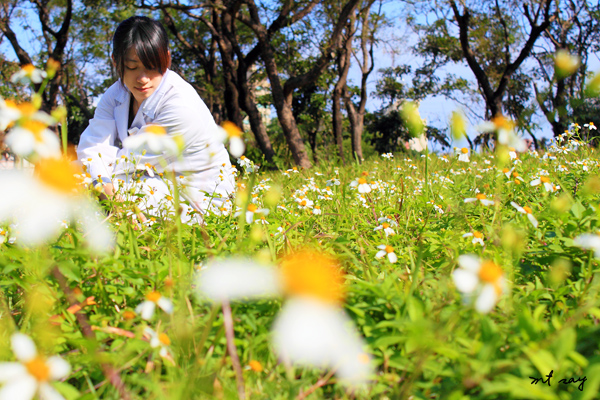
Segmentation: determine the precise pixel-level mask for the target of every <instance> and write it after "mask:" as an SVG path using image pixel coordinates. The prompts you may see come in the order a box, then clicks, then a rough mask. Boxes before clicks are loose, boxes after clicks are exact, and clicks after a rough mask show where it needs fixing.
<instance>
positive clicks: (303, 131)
mask: <svg viewBox="0 0 600 400" xmlns="http://www.w3.org/2000/svg"><path fill="white" fill-rule="evenodd" d="M391 7H392V8H395V9H396V10H399V13H398V15H402V16H403V17H402V21H397V20H394V21H392V20H391V19H390V17H389V16H388V15H386V13H385V12H384V10H386V9H390V8H391ZM136 14H143V15H148V16H150V17H153V18H155V19H158V20H160V21H161V22H162V23H163V24H164V26H165V27H166V28H167V30H168V32H169V34H170V35H171V37H172V57H173V69H174V70H176V71H177V72H178V73H180V74H181V75H182V76H183V77H184V78H185V79H187V80H188V81H189V82H190V83H191V84H192V85H193V86H194V87H195V88H196V90H197V91H198V93H199V94H200V95H201V97H202V98H203V99H204V101H205V102H206V104H207V106H208V107H209V109H210V110H211V112H212V114H213V116H214V117H215V120H216V121H217V122H218V123H220V122H222V121H224V120H229V121H232V122H234V123H235V124H237V125H238V126H240V127H247V128H246V129H247V131H248V133H249V135H250V134H251V136H250V137H251V138H252V139H253V140H254V142H255V143H256V145H255V146H249V147H250V148H251V149H255V150H254V152H255V153H254V154H253V155H255V156H257V157H258V158H260V157H263V156H264V161H265V162H266V163H269V164H271V165H275V164H276V163H278V162H279V161H281V160H284V159H286V158H289V157H291V158H292V159H293V160H294V162H295V163H296V164H297V165H299V166H302V167H305V168H309V167H310V166H311V165H312V164H313V163H318V162H319V159H320V158H323V157H327V158H330V157H331V154H332V153H333V154H337V156H338V157H339V158H340V160H341V161H342V162H348V161H353V160H355V159H356V160H359V161H360V160H362V158H363V157H364V156H365V151H367V152H368V151H374V150H375V151H382V152H383V151H395V150H400V149H402V148H403V143H404V142H405V141H406V140H408V139H409V133H408V131H407V130H406V128H404V123H403V121H402V115H401V113H400V112H399V107H400V105H401V103H402V101H404V100H411V101H416V102H419V101H421V100H423V99H425V98H427V97H429V96H440V95H442V96H445V97H447V98H449V99H453V100H455V101H457V102H459V103H460V104H462V105H463V107H464V109H465V110H466V111H467V112H468V113H470V114H471V115H472V116H477V117H479V118H486V119H491V118H493V117H494V116H498V115H505V116H507V117H510V118H512V119H514V120H515V121H517V126H518V129H519V130H520V131H521V132H522V133H523V134H528V135H530V136H531V137H532V139H533V140H534V141H535V142H536V143H537V142H538V140H537V138H536V132H537V128H538V127H537V126H536V121H535V118H534V116H535V115H539V112H538V111H541V112H542V114H543V115H544V116H545V118H546V119H547V121H548V123H549V124H550V125H551V126H552V130H553V133H554V135H558V134H560V133H562V132H563V131H564V130H565V129H566V128H567V126H568V124H569V122H570V121H573V120H577V121H585V122H590V121H593V122H596V124H597V125H600V120H599V119H600V117H599V114H598V110H599V109H598V101H597V97H594V96H593V95H596V94H597V93H593V95H592V96H591V95H590V92H589V90H587V91H586V84H587V82H589V81H590V79H591V71H590V70H589V67H588V64H589V60H590V57H591V56H595V55H597V52H598V50H599V49H598V45H599V43H600V41H599V40H598V39H599V36H600V27H599V22H598V21H600V6H599V4H598V2H593V1H584V0H571V1H560V0H530V1H522V0H519V1H517V0H503V1H501V0H473V1H471V0H462V1H447V0H420V1H409V0H406V1H400V0H396V1H394V2H393V3H392V2H390V1H386V0H320V1H319V0H301V1H297V0H273V1H257V0H212V1H201V0H191V1H186V2H183V1H179V0H169V1H167V0H156V1H155V0H138V1H133V0H120V1H116V2H115V1H104V0H5V1H3V2H2V3H1V4H0V32H1V34H2V35H1V40H2V42H3V43H4V44H5V46H4V47H3V48H4V49H7V48H9V49H12V51H13V52H14V53H13V54H1V53H0V74H2V80H3V85H2V88H1V89H0V95H1V96H3V97H17V98H25V97H26V96H27V93H24V92H23V91H22V89H20V88H18V87H16V86H12V85H11V84H10V83H9V77H10V75H11V74H12V73H13V72H14V71H16V70H18V68H19V67H20V66H23V65H26V64H34V65H36V66H38V67H43V66H44V65H45V64H46V62H47V61H48V60H49V59H53V60H55V61H56V62H58V63H59V64H60V66H61V68H60V69H59V73H57V74H56V76H55V77H54V78H53V79H52V80H51V81H50V83H49V85H48V86H47V87H46V89H45V91H44V95H43V99H42V103H43V108H44V109H46V110H50V109H52V108H54V107H56V106H57V105H58V104H63V105H65V106H66V107H67V109H68V123H69V137H70V140H71V141H72V142H74V143H76V142H77V140H78V137H79V135H80V134H81V132H82V131H83V129H85V126H86V124H87V121H88V120H89V119H90V118H91V117H92V116H93V106H92V102H93V99H94V98H96V97H97V96H99V95H100V94H101V93H103V91H104V90H105V89H106V88H107V87H108V86H109V85H110V84H112V83H113V82H114V81H115V79H116V71H115V70H114V68H113V66H112V63H111V61H110V52H111V39H112V33H113V32H114V29H115V27H116V25H117V24H118V23H119V22H120V21H122V20H124V19H126V18H127V17H129V16H132V15H136ZM399 26H405V27H409V28H410V30H411V32H413V33H414V37H415V38H416V42H415V44H414V46H413V47H412V48H410V49H407V48H403V49H402V50H404V51H406V50H410V51H411V52H412V53H413V54H414V55H418V56H419V59H420V60H422V62H421V64H420V65H418V66H415V65H408V64H403V63H401V62H400V63H399V64H398V65H397V66H394V67H390V68H387V69H382V70H379V71H377V72H378V73H379V75H378V76H377V77H374V76H373V71H374V70H375V67H376V60H375V59H374V57H375V55H376V54H377V49H378V48H380V47H381V46H382V42H383V41H384V40H385V38H386V37H387V36H389V32H390V31H391V30H392V29H397V28H398V27H399ZM17 27H22V28H19V29H17ZM23 32H25V34H24V33H23ZM31 38H34V40H31ZM388 45H390V44H389V43H388ZM391 45H393V46H396V47H402V46H405V44H404V43H401V42H399V41H397V42H393V43H392V44H391ZM561 50H562V51H565V52H567V53H568V54H571V55H573V56H575V57H577V58H578V60H579V63H578V64H577V66H576V69H575V70H574V71H572V72H571V73H569V74H562V73H561V72H560V71H557V69H555V55H556V54H557V52H559V51H561ZM413 58H414V57H413ZM15 59H16V62H15V61H9V60H15ZM400 61H402V60H400ZM352 65H354V67H353V68H354V70H357V71H359V74H360V81H359V82H354V83H355V84H350V82H349V80H348V74H349V71H350V68H351V66H352ZM457 66H462V69H458V70H462V71H466V72H464V73H462V74H460V75H459V74H456V73H454V74H451V73H448V72H447V71H449V70H452V69H455V70H456V68H455V67H457ZM465 66H466V67H468V69H469V70H470V72H469V71H468V70H465V68H464V67H465ZM377 78H378V79H377ZM373 82H375V84H373ZM473 82H474V83H473ZM373 86H374V87H373ZM369 96H376V97H378V98H379V99H381V100H382V104H383V105H382V107H381V109H379V110H375V111H372V112H368V111H367V110H366V103H367V99H368V98H369ZM270 109H273V110H275V116H274V118H273V119H272V121H271V122H270V123H269V121H268V120H267V119H265V118H264V116H263V115H264V110H270ZM426 132H427V135H428V137H429V138H430V139H433V140H436V141H438V143H440V144H441V145H442V146H449V143H448V140H447V138H446V132H445V130H444V129H443V128H439V127H438V128H434V127H431V126H430V127H428V129H427V130H426ZM493 140H494V137H493V134H489V133H488V134H481V135H479V136H478V137H477V138H476V139H475V143H474V144H475V145H477V144H482V145H485V144H489V143H490V142H492V141H493ZM250 151H252V150H250Z"/></svg>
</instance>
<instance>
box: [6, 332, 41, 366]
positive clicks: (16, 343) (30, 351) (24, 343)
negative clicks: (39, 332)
mask: <svg viewBox="0 0 600 400" xmlns="http://www.w3.org/2000/svg"><path fill="white" fill-rule="evenodd" d="M10 341H11V344H12V350H13V353H15V357H17V360H19V361H21V362H27V361H31V360H33V359H34V358H35V357H36V356H37V349H36V347H35V343H34V342H33V340H32V339H31V338H30V337H29V336H27V335H24V334H22V333H15V334H13V335H12V336H11V338H10Z"/></svg>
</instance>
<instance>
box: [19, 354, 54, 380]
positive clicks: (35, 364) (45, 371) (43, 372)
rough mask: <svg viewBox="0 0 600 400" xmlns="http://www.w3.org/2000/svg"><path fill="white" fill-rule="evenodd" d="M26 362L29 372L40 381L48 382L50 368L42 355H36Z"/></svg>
mask: <svg viewBox="0 0 600 400" xmlns="http://www.w3.org/2000/svg"><path fill="white" fill-rule="evenodd" d="M24 364H25V368H27V372H29V374H30V375H31V376H33V377H34V378H35V379H37V381H38V382H46V381H48V378H50V368H48V365H47V364H46V362H45V361H44V360H43V359H41V358H40V357H36V358H34V359H33V360H31V361H28V362H26V363H24Z"/></svg>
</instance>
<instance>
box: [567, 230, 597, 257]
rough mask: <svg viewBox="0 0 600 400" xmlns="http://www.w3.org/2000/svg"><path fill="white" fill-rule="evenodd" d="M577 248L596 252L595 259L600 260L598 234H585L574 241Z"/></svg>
mask: <svg viewBox="0 0 600 400" xmlns="http://www.w3.org/2000/svg"><path fill="white" fill-rule="evenodd" d="M573 243H574V244H575V246H577V247H580V248H582V249H585V250H594V257H596V258H600V235H599V234H596V233H584V234H582V235H579V236H577V237H576V238H575V239H573Z"/></svg>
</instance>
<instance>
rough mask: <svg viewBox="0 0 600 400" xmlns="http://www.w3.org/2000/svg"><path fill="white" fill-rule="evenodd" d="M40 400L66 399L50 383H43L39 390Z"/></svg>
mask: <svg viewBox="0 0 600 400" xmlns="http://www.w3.org/2000/svg"><path fill="white" fill-rule="evenodd" d="M39 394H40V399H42V400H65V398H64V397H63V396H62V395H61V394H60V393H58V392H57V391H56V389H54V388H53V387H52V386H50V385H49V384H48V383H42V384H41V385H40V389H39Z"/></svg>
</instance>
